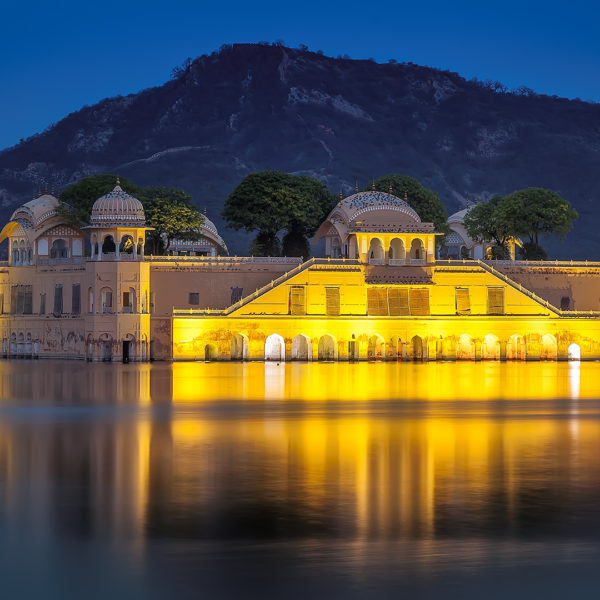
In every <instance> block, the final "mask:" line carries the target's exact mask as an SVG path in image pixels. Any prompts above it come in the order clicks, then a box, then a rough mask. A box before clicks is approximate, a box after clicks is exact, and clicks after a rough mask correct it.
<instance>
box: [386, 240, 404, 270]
mask: <svg viewBox="0 0 600 600" xmlns="http://www.w3.org/2000/svg"><path fill="white" fill-rule="evenodd" d="M389 258H390V262H391V261H394V263H403V262H404V261H405V260H406V250H405V249H404V242H403V241H402V240H401V239H400V238H394V239H393V240H392V241H391V242H390V252H389ZM392 264H393V263H392Z"/></svg>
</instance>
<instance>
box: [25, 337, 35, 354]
mask: <svg viewBox="0 0 600 600" xmlns="http://www.w3.org/2000/svg"><path fill="white" fill-rule="evenodd" d="M32 352H33V347H32V343H31V334H30V333H28V334H27V336H26V337H25V354H26V355H27V356H31V354H32Z"/></svg>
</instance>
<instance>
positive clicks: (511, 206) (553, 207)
mask: <svg viewBox="0 0 600 600" xmlns="http://www.w3.org/2000/svg"><path fill="white" fill-rule="evenodd" d="M504 200H505V201H504V202H503V203H502V206H501V209H500V211H499V213H500V214H499V218H501V219H502V220H503V221H504V222H505V223H506V226H507V227H508V228H509V229H511V230H512V231H513V232H514V235H519V236H523V237H524V236H527V237H529V242H530V243H531V244H535V246H539V236H540V235H556V236H558V238H559V239H564V237H565V235H567V233H569V231H571V228H572V227H573V221H575V219H577V218H578V216H579V215H578V214H577V211H576V210H575V209H574V208H573V207H572V206H571V203H570V202H569V201H568V200H565V199H564V198H562V197H561V196H560V195H559V194H557V193H556V192H554V191H552V190H547V189H544V188H526V189H523V190H517V191H516V192H513V193H512V194H509V195H508V196H506V198H505V199H504Z"/></svg>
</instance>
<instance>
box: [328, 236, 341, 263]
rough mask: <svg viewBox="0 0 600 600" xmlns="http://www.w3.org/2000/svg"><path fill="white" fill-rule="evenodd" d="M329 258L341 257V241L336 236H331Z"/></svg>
mask: <svg viewBox="0 0 600 600" xmlns="http://www.w3.org/2000/svg"><path fill="white" fill-rule="evenodd" d="M331 258H342V242H341V240H340V238H339V237H337V236H336V237H333V238H331Z"/></svg>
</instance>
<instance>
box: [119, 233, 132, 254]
mask: <svg viewBox="0 0 600 600" xmlns="http://www.w3.org/2000/svg"><path fill="white" fill-rule="evenodd" d="M133 246H134V242H133V237H132V236H131V235H129V234H126V235H124V236H123V237H122V238H121V243H120V244H119V253H123V254H133Z"/></svg>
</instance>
